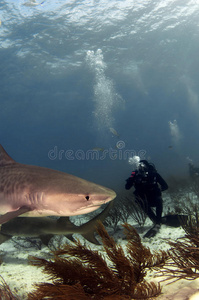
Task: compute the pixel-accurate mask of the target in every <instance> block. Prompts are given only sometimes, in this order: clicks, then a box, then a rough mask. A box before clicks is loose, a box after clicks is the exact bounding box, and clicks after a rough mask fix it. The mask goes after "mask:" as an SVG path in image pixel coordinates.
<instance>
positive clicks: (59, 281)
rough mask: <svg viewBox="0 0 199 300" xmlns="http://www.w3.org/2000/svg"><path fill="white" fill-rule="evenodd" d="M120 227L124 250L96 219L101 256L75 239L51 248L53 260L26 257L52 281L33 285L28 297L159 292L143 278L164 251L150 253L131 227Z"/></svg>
mask: <svg viewBox="0 0 199 300" xmlns="http://www.w3.org/2000/svg"><path fill="white" fill-rule="evenodd" d="M123 226H124V229H125V235H126V237H127V240H128V241H127V244H126V247H125V249H123V248H122V246H121V245H117V244H116V242H115V241H114V239H113V238H112V237H110V236H109V235H108V233H107V231H106V229H105V227H104V226H103V224H102V223H100V222H99V224H98V229H97V231H98V234H99V235H100V237H101V240H102V244H103V250H104V251H105V254H106V256H105V257H104V256H103V255H102V254H101V253H100V251H97V250H91V249H90V247H88V246H85V245H83V244H82V243H81V242H80V241H79V240H76V241H75V243H74V244H66V245H64V246H63V248H60V249H58V250H57V251H54V252H53V260H46V259H42V258H37V257H30V263H31V264H32V265H34V266H38V267H43V268H44V269H43V270H44V272H45V273H47V274H48V275H49V279H51V280H53V283H39V284H36V287H37V288H36V290H35V291H33V292H32V293H30V294H29V296H28V299H29V300H33V299H37V300H41V299H71V300H72V299H73V300H75V299H78V300H79V299H81V300H84V299H87V300H88V299H97V300H98V299H99V300H100V299H107V300H108V299H109V300H111V299H116V300H117V299H118V300H119V299H120V300H122V299H129V300H130V299H131V300H132V299H140V300H141V299H142V300H143V299H152V298H154V297H157V296H158V295H160V294H161V287H160V285H159V284H155V283H154V282H147V281H146V280H145V279H144V277H145V276H146V272H147V271H148V270H152V269H156V268H158V267H161V266H163V265H164V263H165V261H166V259H167V253H166V252H165V251H160V252H159V253H155V254H152V253H151V251H150V250H149V249H148V248H146V247H144V246H143V245H142V243H141V239H140V237H139V235H138V234H137V232H136V230H135V229H134V228H133V227H132V226H130V225H129V224H124V225H123ZM125 252H126V254H125Z"/></svg>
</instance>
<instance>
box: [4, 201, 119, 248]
mask: <svg viewBox="0 0 199 300" xmlns="http://www.w3.org/2000/svg"><path fill="white" fill-rule="evenodd" d="M112 206H113V201H112V202H110V203H109V204H108V205H107V206H106V208H105V209H104V210H103V211H102V212H101V213H100V214H98V215H97V216H95V217H94V218H93V219H91V220H90V221H88V222H86V223H85V224H82V225H80V226H76V225H74V224H73V223H72V222H71V221H70V220H69V217H60V218H59V219H55V218H50V217H43V218H34V217H33V218H26V217H20V218H15V219H12V220H10V221H8V222H7V223H4V224H2V225H1V231H0V244H2V243H4V242H5V241H7V240H9V239H10V238H12V236H20V237H39V238H40V239H41V240H42V242H43V244H45V245H48V242H49V240H50V239H51V238H52V237H53V235H65V236H66V237H67V238H69V239H70V240H73V236H72V235H73V234H74V233H79V234H81V235H82V236H83V237H84V238H85V239H86V240H88V241H89V242H91V243H94V244H96V245H99V241H98V240H97V239H96V238H95V235H94V232H95V230H96V226H97V222H98V221H101V222H103V221H104V219H105V218H106V217H107V215H108V213H109V211H110V209H111V207H112Z"/></svg>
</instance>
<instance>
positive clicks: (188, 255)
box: [156, 229, 199, 283]
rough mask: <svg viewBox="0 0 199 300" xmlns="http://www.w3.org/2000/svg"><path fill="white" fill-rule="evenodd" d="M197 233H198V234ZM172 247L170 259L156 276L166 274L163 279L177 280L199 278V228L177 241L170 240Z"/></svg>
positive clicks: (169, 252) (169, 253)
mask: <svg viewBox="0 0 199 300" xmlns="http://www.w3.org/2000/svg"><path fill="white" fill-rule="evenodd" d="M196 233H197V234H196ZM168 243H169V245H170V246H171V249H170V250H169V251H168V255H169V260H168V261H167V262H165V265H164V267H163V268H162V269H161V270H159V271H158V272H157V274H156V276H164V277H165V279H164V280H162V281H170V283H172V282H175V281H177V280H180V279H187V280H194V279H196V278H199V229H198V231H197V232H196V230H195V234H193V233H191V234H186V235H185V237H183V238H179V239H178V240H177V241H168Z"/></svg>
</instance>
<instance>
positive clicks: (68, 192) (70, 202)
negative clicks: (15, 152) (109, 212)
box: [0, 145, 116, 224]
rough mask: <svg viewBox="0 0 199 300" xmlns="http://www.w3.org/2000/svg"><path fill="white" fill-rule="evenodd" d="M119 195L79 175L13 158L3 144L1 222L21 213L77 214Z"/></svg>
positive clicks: (28, 214)
mask: <svg viewBox="0 0 199 300" xmlns="http://www.w3.org/2000/svg"><path fill="white" fill-rule="evenodd" d="M115 197H116V193H115V192H114V191H113V190H111V189H109V188H106V187H104V186H101V185H98V184H95V183H92V182H89V181H87V180H84V179H81V178H79V177H76V176H73V175H70V174H67V173H64V172H60V171H57V170H52V169H48V168H44V167H39V166H31V165H25V164H21V163H18V162H16V161H15V160H13V159H12V158H11V157H10V156H9V155H8V154H7V152H6V151H5V150H4V148H3V147H2V146H1V145H0V224H3V223H6V222H8V221H9V220H11V219H13V218H15V217H18V216H27V217H44V216H59V217H61V216H75V215H81V214H87V213H89V212H92V211H94V210H96V209H98V208H99V207H100V206H101V205H102V204H105V203H107V202H109V201H111V200H113V199H114V198H115Z"/></svg>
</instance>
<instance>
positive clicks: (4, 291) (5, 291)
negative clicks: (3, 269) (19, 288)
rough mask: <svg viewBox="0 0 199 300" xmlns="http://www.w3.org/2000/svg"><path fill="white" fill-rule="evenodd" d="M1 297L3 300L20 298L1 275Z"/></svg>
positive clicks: (17, 299)
mask: <svg viewBox="0 0 199 300" xmlns="http://www.w3.org/2000/svg"><path fill="white" fill-rule="evenodd" d="M0 281H1V282H0V299H1V300H19V298H18V297H17V296H16V295H14V294H13V293H12V292H11V290H10V288H9V286H8V285H7V283H6V282H5V280H4V279H3V277H2V276H0Z"/></svg>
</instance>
